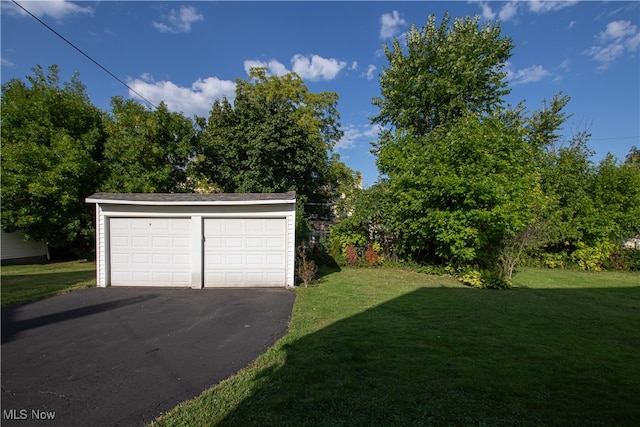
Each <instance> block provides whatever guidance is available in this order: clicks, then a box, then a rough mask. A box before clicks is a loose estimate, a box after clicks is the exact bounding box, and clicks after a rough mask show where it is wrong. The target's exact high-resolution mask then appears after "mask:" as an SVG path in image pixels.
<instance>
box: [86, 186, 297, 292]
mask: <svg viewBox="0 0 640 427" xmlns="http://www.w3.org/2000/svg"><path fill="white" fill-rule="evenodd" d="M86 201H87V203H95V204H96V262H97V265H96V273H97V284H98V286H99V287H105V286H172V287H175V286H178V287H190V288H194V289H198V288H202V287H239V286H245V287H257V286H272V287H275V286H293V285H294V280H295V278H294V264H295V216H296V195H295V192H289V193H264V194H261V193H252V194H225V193H217V194H161V193H155V194H143V193H129V194H120V193H96V194H94V195H92V196H90V197H88V198H87V200H86Z"/></svg>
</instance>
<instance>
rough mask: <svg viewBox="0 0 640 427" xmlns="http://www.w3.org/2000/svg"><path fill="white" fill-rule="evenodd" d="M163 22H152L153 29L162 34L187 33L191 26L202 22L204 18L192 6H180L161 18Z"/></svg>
mask: <svg viewBox="0 0 640 427" xmlns="http://www.w3.org/2000/svg"><path fill="white" fill-rule="evenodd" d="M163 19H164V20H165V21H166V23H165V22H156V21H153V22H152V25H153V27H154V28H155V29H157V30H158V31H160V32H162V33H188V32H189V31H191V25H192V24H194V23H195V22H198V21H202V20H204V16H202V14H201V13H199V12H198V11H197V10H196V8H195V7H193V6H181V7H180V8H179V9H171V10H170V11H169V14H168V15H166V16H163Z"/></svg>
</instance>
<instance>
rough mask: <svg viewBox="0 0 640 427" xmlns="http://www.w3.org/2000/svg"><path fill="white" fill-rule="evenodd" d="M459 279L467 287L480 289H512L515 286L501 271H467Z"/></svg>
mask: <svg viewBox="0 0 640 427" xmlns="http://www.w3.org/2000/svg"><path fill="white" fill-rule="evenodd" d="M458 279H459V280H460V281H461V282H462V283H464V284H465V285H467V286H471V287H473V288H479V289H511V288H512V287H513V285H512V284H511V281H510V280H507V279H506V278H505V277H504V276H503V275H502V274H501V272H499V271H496V270H490V269H482V270H474V269H470V270H466V271H465V272H464V273H462V274H461V275H459V276H458Z"/></svg>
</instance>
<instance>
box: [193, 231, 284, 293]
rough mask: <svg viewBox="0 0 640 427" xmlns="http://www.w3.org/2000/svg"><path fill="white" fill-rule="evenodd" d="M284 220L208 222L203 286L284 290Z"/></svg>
mask: <svg viewBox="0 0 640 427" xmlns="http://www.w3.org/2000/svg"><path fill="white" fill-rule="evenodd" d="M285 224H286V222H285V219H284V218H208V219H206V220H205V223H204V233H205V248H204V253H205V256H204V259H205V266H204V271H205V274H204V276H205V282H204V285H205V286H210V287H214V286H215V287H218V286H283V285H284V284H285V279H286V274H285V270H286V256H285V245H286V239H285V237H284V231H285Z"/></svg>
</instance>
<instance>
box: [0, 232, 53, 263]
mask: <svg viewBox="0 0 640 427" xmlns="http://www.w3.org/2000/svg"><path fill="white" fill-rule="evenodd" d="M1 241H2V247H1V250H2V260H3V261H5V260H18V259H22V258H35V257H42V258H43V259H45V258H46V256H47V245H46V244H45V243H44V242H37V241H25V240H24V234H23V233H22V232H21V231H16V232H14V233H5V232H4V231H2V240H1Z"/></svg>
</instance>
